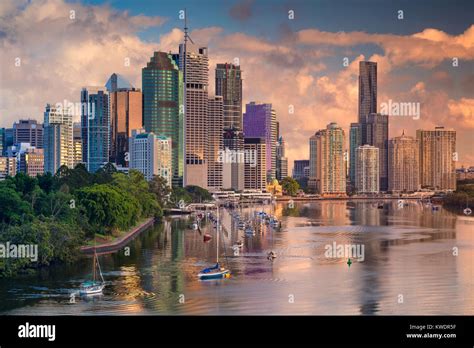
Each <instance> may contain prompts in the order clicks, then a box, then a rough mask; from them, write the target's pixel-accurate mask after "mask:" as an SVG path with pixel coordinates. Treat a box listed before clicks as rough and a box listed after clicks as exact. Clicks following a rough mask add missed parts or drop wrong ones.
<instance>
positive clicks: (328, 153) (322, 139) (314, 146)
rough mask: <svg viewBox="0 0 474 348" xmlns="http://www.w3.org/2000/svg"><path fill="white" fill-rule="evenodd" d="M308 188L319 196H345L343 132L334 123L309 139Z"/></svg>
mask: <svg viewBox="0 0 474 348" xmlns="http://www.w3.org/2000/svg"><path fill="white" fill-rule="evenodd" d="M309 163H310V173H309V175H310V177H309V181H308V186H309V188H310V189H312V190H313V191H316V192H317V193H319V194H321V195H345V193H346V177H345V166H344V130H343V129H342V128H341V127H339V126H338V125H337V124H336V123H334V122H332V123H330V124H328V125H327V127H326V129H322V130H319V131H317V132H316V133H315V134H314V135H313V136H312V137H311V138H310V151H309Z"/></svg>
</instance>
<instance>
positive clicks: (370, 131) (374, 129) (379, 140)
mask: <svg viewBox="0 0 474 348" xmlns="http://www.w3.org/2000/svg"><path fill="white" fill-rule="evenodd" d="M365 129H366V135H367V137H366V140H367V142H366V143H365V144H368V145H372V146H375V147H378V148H379V150H380V151H379V161H380V165H379V171H380V191H387V190H388V115H382V114H376V113H373V114H369V115H367V117H366V122H365ZM365 144H364V145H365Z"/></svg>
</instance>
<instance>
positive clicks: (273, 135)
mask: <svg viewBox="0 0 474 348" xmlns="http://www.w3.org/2000/svg"><path fill="white" fill-rule="evenodd" d="M243 120H244V135H245V137H246V138H247V137H249V138H264V139H265V145H266V151H267V155H266V165H267V169H266V173H267V181H268V182H271V181H272V180H273V179H275V178H276V143H277V122H276V113H275V110H273V109H272V104H257V103H255V102H250V103H249V104H247V105H246V107H245V113H244V117H243Z"/></svg>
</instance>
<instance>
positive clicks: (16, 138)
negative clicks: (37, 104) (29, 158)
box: [13, 120, 43, 149]
mask: <svg viewBox="0 0 474 348" xmlns="http://www.w3.org/2000/svg"><path fill="white" fill-rule="evenodd" d="M19 143H29V144H30V145H31V146H34V147H35V148H37V149H42V148H43V125H42V124H41V123H38V122H37V121H36V120H19V121H18V122H15V123H14V124H13V144H19Z"/></svg>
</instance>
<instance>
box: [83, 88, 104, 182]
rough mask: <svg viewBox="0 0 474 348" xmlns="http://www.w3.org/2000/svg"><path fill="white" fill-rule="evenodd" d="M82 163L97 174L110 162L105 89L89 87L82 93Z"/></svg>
mask: <svg viewBox="0 0 474 348" xmlns="http://www.w3.org/2000/svg"><path fill="white" fill-rule="evenodd" d="M81 104H82V108H81V126H82V161H83V162H84V163H86V167H87V170H88V171H89V172H91V173H95V172H96V171H97V170H98V169H100V168H101V167H102V166H103V165H104V164H106V163H107V162H109V154H110V112H109V111H110V110H109V105H110V101H109V95H108V92H107V91H106V89H105V88H102V87H87V88H83V89H82V91H81Z"/></svg>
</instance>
